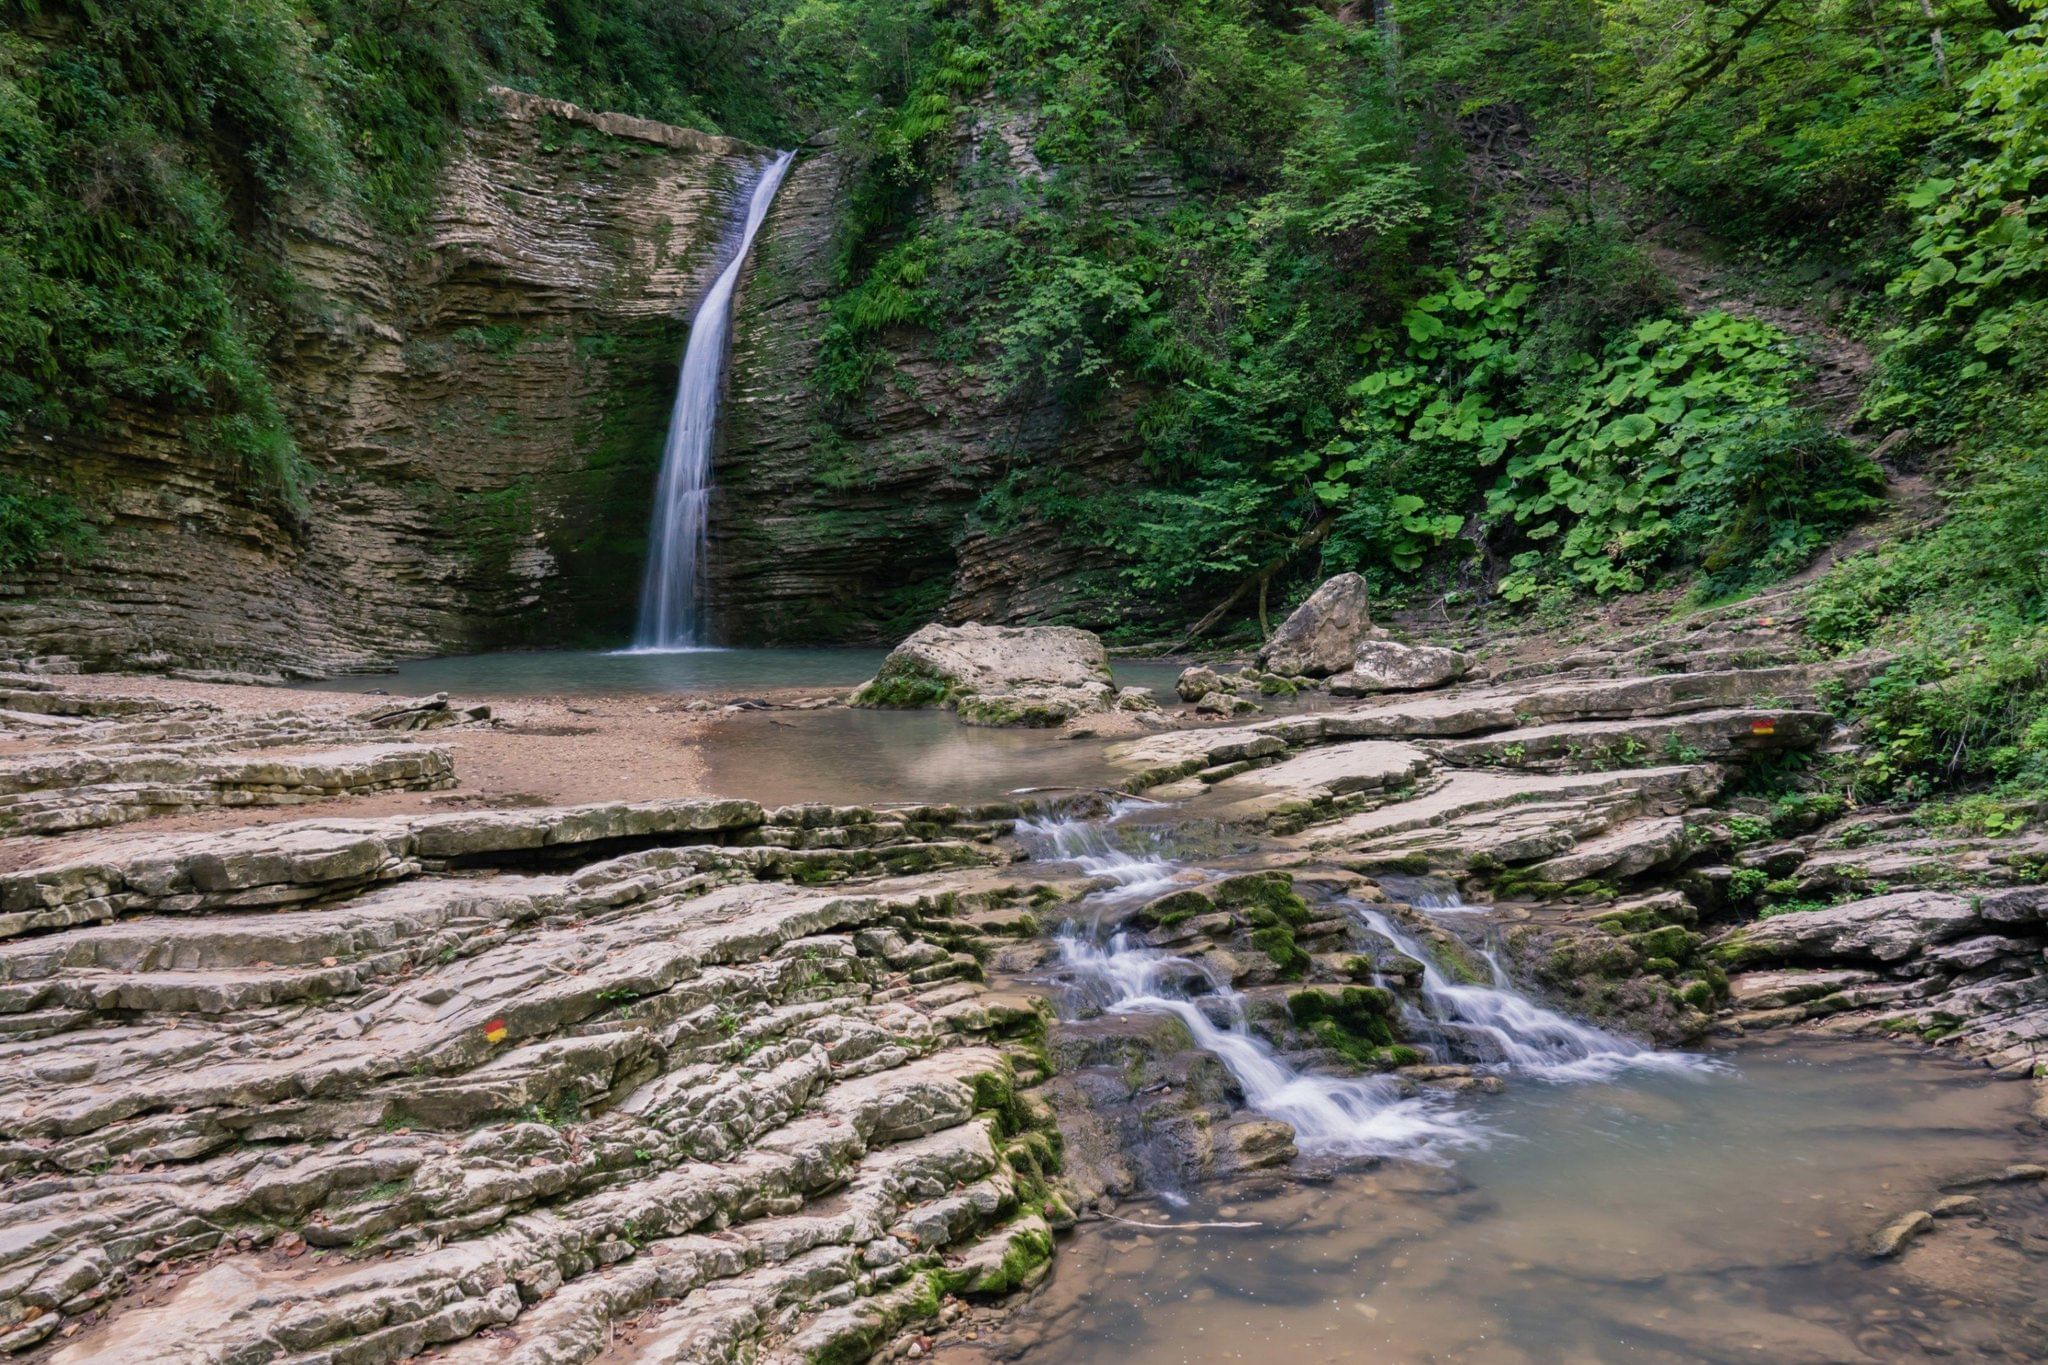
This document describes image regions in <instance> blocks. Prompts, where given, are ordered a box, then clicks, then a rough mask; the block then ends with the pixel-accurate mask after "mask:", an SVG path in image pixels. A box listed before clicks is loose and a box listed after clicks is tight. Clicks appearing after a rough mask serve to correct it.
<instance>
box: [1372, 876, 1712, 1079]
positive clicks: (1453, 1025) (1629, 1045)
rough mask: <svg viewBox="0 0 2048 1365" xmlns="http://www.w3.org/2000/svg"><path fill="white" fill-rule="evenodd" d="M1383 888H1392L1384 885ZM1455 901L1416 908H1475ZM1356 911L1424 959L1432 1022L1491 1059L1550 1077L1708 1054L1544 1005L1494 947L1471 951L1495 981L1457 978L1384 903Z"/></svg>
mask: <svg viewBox="0 0 2048 1365" xmlns="http://www.w3.org/2000/svg"><path fill="white" fill-rule="evenodd" d="M1382 889H1388V888H1385V887H1383V888H1382ZM1450 900H1451V901H1452V902H1453V903H1452V904H1448V905H1443V906H1440V907H1436V908H1434V909H1426V908H1424V907H1422V906H1420V905H1418V906H1417V907H1416V908H1417V909H1419V910H1422V912H1423V913H1424V914H1425V915H1429V916H1431V917H1432V918H1433V917H1434V916H1435V915H1438V914H1444V913H1452V914H1455V913H1457V912H1459V911H1468V910H1470V909H1471V908H1472V907H1469V906H1466V905H1465V904H1464V902H1463V901H1462V900H1459V899H1458V896H1457V893H1456V891H1452V892H1451V893H1450ZM1339 904H1341V905H1343V906H1344V907H1345V909H1346V910H1347V911H1348V912H1349V913H1350V914H1351V916H1352V918H1353V919H1355V920H1357V921H1358V922H1359V923H1360V924H1362V925H1364V926H1365V927H1366V928H1367V929H1369V930H1371V931H1372V932H1373V933H1375V934H1377V935H1378V936H1379V937H1381V938H1383V939H1385V940H1387V942H1389V943H1391V944H1393V945H1394V947H1395V948H1396V949H1398V950H1399V951H1400V952H1402V953H1405V954H1406V955H1407V956H1409V957H1411V958H1413V959H1415V960H1416V961H1417V962H1419V963H1421V964H1422V1000H1423V1005H1424V1013H1425V1017H1424V1019H1423V1020H1422V1021H1420V1022H1422V1023H1423V1025H1424V1026H1425V1028H1428V1029H1431V1030H1433V1031H1435V1032H1436V1033H1437V1034H1438V1035H1439V1036H1442V1037H1445V1038H1447V1039H1451V1040H1456V1041H1461V1042H1463V1043H1465V1044H1466V1045H1467V1046H1469V1047H1471V1048H1473V1049H1475V1050H1476V1051H1477V1052H1478V1053H1479V1054H1480V1060H1482V1061H1483V1062H1486V1063H1489V1064H1492V1065H1496V1066H1499V1067H1502V1068H1503V1069H1505V1070H1508V1071H1512V1072H1517V1073H1520V1074H1523V1075H1528V1076H1535V1077H1539V1078H1541V1079H1545V1080H1556V1081H1589V1080H1604V1079H1606V1078H1607V1077H1609V1076H1613V1075H1614V1074H1616V1073H1617V1072H1620V1071H1622V1070H1625V1069H1627V1068H1629V1067H1658V1068H1667V1069H1676V1070H1695V1069H1699V1068H1702V1067H1706V1066H1709V1065H1710V1063H1707V1062H1706V1061H1705V1060H1704V1059H1702V1058H1698V1057H1693V1056H1689V1055H1686V1054H1684V1053H1676V1052H1659V1051H1656V1050H1654V1049H1652V1048H1646V1047H1644V1046H1643V1045H1642V1044H1640V1043H1637V1042H1634V1041H1632V1040H1630V1039H1627V1038H1622V1037H1618V1036H1616V1035H1614V1034H1611V1033H1607V1032H1605V1031H1603V1030H1601V1029H1597V1028H1594V1027H1593V1026H1592V1025H1590V1024H1582V1023H1579V1022H1578V1021H1577V1020H1575V1019H1570V1018H1567V1017H1566V1016H1564V1015H1562V1014H1559V1013H1558V1012H1557V1011H1556V1010H1553V1009H1550V1008H1549V1007H1547V1006H1544V1005H1540V1004H1538V1003H1536V1002H1535V1001H1534V1000H1531V999H1530V998H1529V997H1528V996H1526V995H1524V994H1522V993H1521V992H1520V991H1518V990H1516V989H1515V988H1514V986H1513V985H1512V984H1511V983H1510V982H1509V980H1508V974H1507V972H1506V970H1505V969H1504V968H1502V966H1501V965H1500V959H1499V957H1498V956H1496V955H1495V954H1494V952H1493V951H1492V950H1491V949H1485V948H1471V947H1470V946H1469V945H1467V946H1468V951H1469V952H1471V953H1472V954H1473V956H1475V957H1477V958H1478V959H1479V961H1481V962H1483V963H1484V964H1485V965H1486V970H1487V974H1488V977H1489V978H1490V980H1489V982H1488V984H1486V985H1479V984H1476V983H1463V982H1454V981H1452V980H1451V979H1450V978H1449V977H1448V976H1446V975H1445V974H1444V972H1443V970H1442V969H1441V968H1440V967H1438V966H1437V964H1436V960H1435V959H1434V958H1433V957H1431V956H1430V953H1429V950H1428V949H1427V948H1425V947H1423V946H1422V944H1420V943H1419V942H1417V941H1416V939H1415V938H1414V936H1413V935H1411V934H1408V933H1406V932H1404V931H1403V930H1402V929H1401V928H1400V926H1399V925H1397V924H1395V923H1394V921H1393V920H1392V919H1390V918H1389V917H1388V916H1387V915H1385V914H1384V913H1382V912H1381V911H1379V910H1375V909H1373V908H1372V907H1371V906H1368V905H1363V904H1361V903H1359V902H1357V901H1352V900H1345V901H1340V902H1339Z"/></svg>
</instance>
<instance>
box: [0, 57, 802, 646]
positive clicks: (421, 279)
mask: <svg viewBox="0 0 2048 1365" xmlns="http://www.w3.org/2000/svg"><path fill="white" fill-rule="evenodd" d="M764 154H765V153H764V152H763V151H762V149H759V148H754V147H750V146H748V145H746V144H743V143H739V142H735V141H732V140H731V139H726V138H716V137H707V136H705V135H703V134H700V133H693V132H690V131H688V130H685V129H679V128H671V127H667V126H666V125H662V124H656V123H650V122H647V121H645V120H640V119H627V118H622V117H619V116H615V115H597V114H588V113H585V112H584V111H582V110H579V109H576V108H575V107H574V106H571V105H566V104H562V103H560V102H559V101H551V100H538V99H534V98H531V97H527V96H522V95H515V94H513V93H511V92H509V91H508V92H502V93H500V95H499V96H498V97H497V105H496V111H495V113H494V114H491V115H488V116H485V117H482V118H480V119H478V120H476V121H474V122H473V123H471V124H470V125H469V126H468V127H467V128H466V129H465V132H464V134H463V139H462V142H461V144H460V146H459V147H458V148H457V149H456V151H455V154H454V155H453V157H452V158H451V160H450V162H449V164H448V166H447V168H446V170H445V172H444V174H443V177H442V182H441V186H440V190H439V193H438V195H437V198H436V201H435V205H434V208H433V211H432V213H431V215H430V217H429V219H428V221H427V223H426V225H425V227H424V229H423V235H422V236H421V237H420V238H419V239H418V240H405V241H400V240H397V239H394V238H392V237H390V236H389V235H388V234H386V233H384V232H383V231H381V230H379V229H377V228H374V227H373V226H372V225H370V224H369V223H367V222H366V221H365V220H363V219H362V218H360V217H358V216H355V215H353V214H351V213H350V212H348V211H347V210H345V209H343V208H340V207H338V206H335V205H331V204H330V205H326V206H321V207H317V208H313V207H309V208H308V209H306V210H305V211H303V212H301V213H300V214H299V215H298V216H296V217H295V218H293V219H292V220H291V221H290V223H289V225H288V227H286V228H285V229H284V230H282V232H281V233H280V235H279V237H278V239H277V240H276V241H275V242H274V243H272V244H271V246H270V249H271V250H272V251H273V252H274V254H275V256H276V257H277V259H278V260H279V261H280V263H281V264H282V266H283V268H284V269H285V270H286V272H287V273H288V274H289V276H290V278H291V280H292V282H293V284H294V286H295V289H296V297H297V299H298V300H299V301H298V302H297V303H295V304H294V305H293V306H292V308H291V309H290V310H289V312H288V313H287V314H286V315H284V316H282V317H281V318H280V319H278V323H279V327H280V330H281V332H282V338H281V345H280V346H279V348H278V353H277V360H276V369H275V374H276V380H277V387H278V392H279V394H280V396H281V398H282V399H283V401H285V402H286V403H287V404H288V405H289V408H288V415H289V417H290V419H291V425H292V429H293V432H294V434H295V435H296V437H297V440H298V443H299V447H300V449H301V451H302V452H303V453H304V456H305V458H306V460H307V461H308V463H309V465H310V472H311V475H312V477H311V478H310V479H309V481H308V482H307V484H306V492H305V496H306V500H307V501H306V505H305V506H304V508H303V509H300V510H294V509H292V508H291V507H289V506H288V505H287V504H286V503H285V501H283V500H282V499H281V498H280V497H278V496H277V495H275V494H274V493H272V492H269V491H266V490H264V489H263V488H261V487H258V486H255V484H254V483H253V481H252V478H251V476H250V475H249V474H248V473H247V472H246V471H244V470H242V469H241V468H240V467H238V466H237V465H236V464H235V463H234V462H233V460H232V459H230V458H229V457H226V456H222V455H215V454H209V453H207V452H206V451H205V450H204V449H203V448H202V446H201V444H199V443H196V442H195V441H193V440H190V439H188V433H187V430H186V427H185V423H184V421H183V419H181V418H179V417H177V416H175V415H170V414H163V413H158V412H152V411H139V410H122V411H118V412H116V413H114V414H112V421H111V422H110V424H109V425H108V426H107V427H106V428H105V429H104V430H100V431H95V432H68V433H63V434H51V435H50V436H49V438H48V439H44V438H43V437H42V436H40V435H38V434H35V433H30V435H29V438H28V439H27V440H26V441H25V442H24V443H23V444H21V445H20V446H18V447H16V448H14V449H10V450H0V469H9V470H17V471H19V472H21V473H24V474H26V475H29V476H30V477H34V478H39V479H40V478H44V477H46V476H48V475H49V473H50V471H51V470H52V469H53V467H56V466H57V465H61V468H62V470H63V471H64V477H65V478H67V479H68V480H69V481H70V482H69V484H68V485H67V490H68V491H69V492H71V493H72V494H73V495H74V496H75V497H76V498H77V499H78V500H79V502H80V503H81V504H82V505H83V506H85V507H86V508H87V510H88V511H89V512H90V513H92V514H93V515H94V516H95V518H96V519H97V521H98V523H99V524H98V526H97V528H96V529H97V538H98V546H97V548H96V549H94V550H92V551H91V552H90V553H88V554H86V555H85V556H83V557H82V558H80V559H77V560H75V562H72V563H68V564H60V563H56V562H54V561H53V562H47V563H44V564H42V565H39V566H37V568H36V569H35V570H34V571H33V572H30V573H28V574H26V575H22V576H19V577H14V578H10V580H9V581H8V582H7V583H5V584H4V585H0V637H4V639H5V642H6V643H5V645H4V654H6V655H13V656H32V655H33V656H56V657H61V658H69V659H72V660H76V661H79V662H81V663H84V664H88V665H94V666H103V665H107V664H110V663H115V662H118V663H120V664H121V665H122V666H126V667H135V666H138V665H149V664H152V663H153V664H157V665H160V666H162V665H175V666H184V667H202V668H220V669H240V670H248V669H254V670H258V671H268V670H275V669H280V668H284V669H289V668H321V667H333V666H336V665H346V664H350V663H355V662H361V661H364V660H374V659H388V658H392V657H397V656H403V655H408V654H423V653H437V652H444V653H445V652H457V651H460V650H463V649H473V648H481V647H489V646H501V645H507V644H515V643H522V642H540V641H545V642H547V643H551V644H558V643H561V642H562V641H563V640H565V639H578V638H607V639H608V638H623V636H624V634H625V631H626V628H627V625H628V620H629V616H630V612H631V610H632V603H633V597H634V584H635V583H636V581H637V576H638V572H639V546H640V544H641V540H642V538H643V536H644V530H645V523H646V517H647V508H648V504H649V500H650V498H651V496H652V490H653V486H654V474H655V466H656V463H657V462H658V460H659V458H660V453H661V433H662V430H663V428H664V425H665V423H666V420H667V414H668V402H669V397H670V395H671V393H672V391H673V388H674V382H675V366H676V362H677V357H678V356H680V354H681V352H682V343H683V340H684V337H685V335H686V332H687V320H688V317H689V314H690V310H691V308H692V306H693V305H694V303H695V300H696V299H697V297H698V295H699V294H700V293H701V292H702V290H703V288H704V287H705V285H706V284H707V283H708V281H709V279H710V278H711V276H712V275H713V274H715V271H716V266H717V264H718V258H719V251H720V247H721V243H722V240H723V237H724V235H725V229H726V225H727V222H728V220H729V218H730V216H731V201H732V197H733V194H734V190H735V183H736V181H742V180H744V178H745V173H746V172H747V171H748V170H749V169H750V168H751V167H752V166H753V165H755V164H756V162H757V161H758V160H759V158H760V157H761V156H762V155H764ZM53 455H60V456H61V460H59V461H57V462H55V464H54V465H53V461H52V456H53Z"/></svg>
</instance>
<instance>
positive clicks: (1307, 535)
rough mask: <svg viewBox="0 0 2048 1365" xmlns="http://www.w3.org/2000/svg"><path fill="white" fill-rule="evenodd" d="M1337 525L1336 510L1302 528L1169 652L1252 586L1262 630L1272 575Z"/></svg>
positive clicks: (1189, 639) (1206, 626)
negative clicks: (1256, 594) (1267, 591)
mask: <svg viewBox="0 0 2048 1365" xmlns="http://www.w3.org/2000/svg"><path fill="white" fill-rule="evenodd" d="M1336 524H1337V514H1336V513H1335V512H1327V513H1325V514H1324V515H1323V519H1322V520H1321V521H1319V522H1317V523H1316V524H1315V525H1313V526H1311V527H1309V528H1308V529H1307V530H1306V531H1303V532H1302V533H1301V534H1300V535H1298V536H1296V537H1295V538H1294V542H1293V543H1292V544H1291V545H1289V546H1288V547H1287V548H1286V549H1284V550H1282V551H1281V552H1280V553H1279V554H1278V555H1276V556H1274V557H1273V558H1272V559H1270V560H1268V561H1267V562H1266V563H1265V564H1264V565H1263V566H1262V567H1261V568H1260V569H1259V570H1258V571H1257V572H1256V573H1253V574H1252V575H1251V576H1250V577H1248V578H1246V579H1245V580H1244V581H1243V582H1242V583H1239V584H1238V585H1237V589H1236V591H1234V592H1232V593H1231V594H1230V596H1228V597H1226V598H1224V599H1223V600H1222V601H1221V602H1219V603H1217V604H1216V607H1215V609H1214V610H1212V611H1211V612H1210V613H1209V614H1208V615H1207V616H1204V617H1203V618H1202V619H1201V620H1199V621H1197V622H1195V623H1194V625H1192V626H1190V627H1188V633H1187V634H1185V635H1183V636H1181V637H1180V641H1179V642H1178V643H1177V644H1175V645H1174V647H1173V650H1171V651H1169V652H1178V651H1180V650H1183V649H1186V648H1187V647H1188V646H1189V645H1191V644H1193V643H1194V642H1195V638H1196V637H1197V636H1199V635H1201V634H1203V633H1204V632H1205V631H1207V630H1208V629H1209V627H1211V626H1213V625H1215V624H1216V623H1217V622H1218V621H1220V620H1222V619H1223V618H1224V616H1226V615H1228V614H1229V612H1230V609H1231V608H1232V607H1234V606H1236V605H1237V604H1238V603H1239V602H1242V601H1243V600H1244V598H1245V594H1246V593H1248V592H1250V591H1251V590H1252V589H1254V588H1257V589H1258V590H1259V623H1260V627H1261V629H1263V628H1264V625H1265V616H1266V610H1265V602H1266V585H1267V584H1269V583H1271V582H1272V581H1273V575H1275V574H1277V573H1279V572H1280V570H1282V569H1284V568H1286V567H1287V561H1288V560H1290V559H1293V558H1294V557H1295V556H1296V555H1298V554H1300V553H1301V552H1302V551H1303V550H1307V549H1311V548H1313V547H1314V546H1317V545H1320V544H1322V543H1323V542H1324V541H1325V540H1327V539H1329V537H1330V530H1331V528H1332V527H1334V526H1336Z"/></svg>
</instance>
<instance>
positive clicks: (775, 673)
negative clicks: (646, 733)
mask: <svg viewBox="0 0 2048 1365" xmlns="http://www.w3.org/2000/svg"><path fill="white" fill-rule="evenodd" d="M886 655H887V651H886V650H880V649H694V650H672V651H663V652H658V653H657V652H651V651H648V652H642V651H628V650H620V651H616V652H609V653H607V652H600V651H595V650H568V649H560V650H529V651H523V652H508V653H502V654H459V655H450V656H448V657H446V658H439V659H414V660H410V661H408V662H406V663H402V664H400V665H398V667H397V668H395V669H393V670H391V671H390V672H385V673H355V674H347V675H344V676H342V677H337V678H327V679H324V680H322V681H320V682H316V683H307V684H305V686H307V687H309V688H312V689H315V690H318V691H324V692H368V691H371V690H373V689H382V690H383V691H385V692H389V693H391V694H392V695H394V696H412V695H419V694H421V693H428V692H447V693H450V694H453V695H456V696H464V697H540V696H562V695H572V696H573V695H594V696H601V695H608V694H619V693H645V692H657V693H658V692H700V691H706V692H711V691H715V692H734V691H745V690H746V689H748V688H759V689H762V690H764V691H765V690H768V689H771V688H785V687H804V688H816V689H818V690H819V691H820V692H834V691H839V690H843V689H846V688H851V687H854V686H856V685H857V684H859V683H863V682H866V681H867V680H868V679H869V678H872V677H873V676H875V670H876V669H878V668H880V667H881V666H882V660H883V658H884V657H886ZM1184 666H1185V665H1184V664H1182V663H1180V662H1177V661H1166V662H1162V661H1159V660H1153V659H1145V660H1117V661H1115V663H1114V664H1113V667H1114V668H1115V671H1116V677H1117V681H1118V682H1119V683H1121V684H1123V685H1125V686H1130V687H1150V688H1154V689H1157V690H1158V691H1159V692H1160V694H1161V695H1162V697H1163V696H1165V695H1166V694H1167V693H1169V692H1171V690H1172V687H1173V680H1174V679H1175V678H1176V677H1178V676H1180V671H1181V669H1182V668H1183V667H1184Z"/></svg>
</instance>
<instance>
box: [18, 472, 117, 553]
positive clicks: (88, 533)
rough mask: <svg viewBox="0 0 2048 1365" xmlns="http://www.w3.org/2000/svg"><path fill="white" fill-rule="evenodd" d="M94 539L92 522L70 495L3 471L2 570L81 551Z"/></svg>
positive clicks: (87, 547) (88, 547) (89, 546)
mask: <svg viewBox="0 0 2048 1365" xmlns="http://www.w3.org/2000/svg"><path fill="white" fill-rule="evenodd" d="M93 540H94V535H93V530H92V527H91V525H90V523H88V522H87V521H86V519H85V514H84V512H83V511H81V510H80V508H79V506H78V504H77V502H75V501H74V500H72V499H71V498H70V497H67V496H66V495H64V494H62V493H53V492H50V491H48V490H46V489H42V488H38V487H36V486H35V485H34V484H32V483H30V482H28V481H27V480H26V479H20V478H16V477H15V476H13V475H11V474H0V573H20V572H22V571H24V570H27V569H29V568H32V567H34V566H35V565H36V564H38V563H40V562H41V561H43V560H44V559H45V558H48V557H56V558H59V559H62V558H68V557H70V556H72V555H76V554H81V553H83V552H85V551H86V550H88V549H90V548H91V546H92V544H93Z"/></svg>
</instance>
